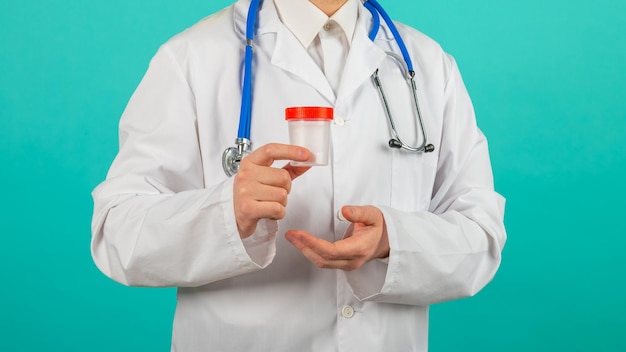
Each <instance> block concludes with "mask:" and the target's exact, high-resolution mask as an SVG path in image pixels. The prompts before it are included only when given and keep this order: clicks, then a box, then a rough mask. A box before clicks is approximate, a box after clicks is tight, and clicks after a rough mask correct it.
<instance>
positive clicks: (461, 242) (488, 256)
mask: <svg viewBox="0 0 626 352" xmlns="http://www.w3.org/2000/svg"><path fill="white" fill-rule="evenodd" d="M448 59H449V60H450V61H449V62H450V75H449V78H448V80H447V84H446V86H445V92H444V97H445V105H444V109H443V130H442V135H441V140H440V141H439V145H440V150H439V161H438V165H437V174H436V178H435V184H434V185H433V192H432V198H431V201H430V209H429V210H428V211H420V212H412V213H410V212H404V211H400V210H397V209H394V208H393V207H389V206H382V205H381V206H379V208H380V210H381V211H382V212H383V215H384V217H385V222H386V226H387V231H388V234H389V245H390V248H391V249H390V255H389V259H388V263H385V262H383V261H380V260H375V261H370V262H368V263H366V265H365V266H363V267H362V268H360V269H358V270H355V271H352V272H348V273H347V274H346V275H347V278H348V282H349V283H350V285H351V287H352V289H353V291H354V294H355V296H356V297H357V298H359V299H361V300H369V301H376V302H385V303H400V304H411V305H429V304H433V303H437V302H442V301H447V300H452V299H457V298H461V297H467V296H472V295H474V294H476V293H477V292H478V291H479V290H481V289H482V288H483V287H484V286H485V285H486V284H487V283H488V282H489V281H490V280H491V279H492V278H493V276H494V274H495V272H496V271H497V269H498V267H499V265H500V261H501V252H502V249H503V246H504V243H505V240H506V232H505V229H504V224H503V217H504V198H503V197H501V196H500V195H499V194H497V193H496V192H495V191H494V185H493V176H492V171H491V164H490V160H489V154H488V148H487V141H486V139H485V137H484V135H483V134H482V133H481V131H480V130H479V129H478V127H477V126H476V121H475V116H474V110H473V107H472V104H471V101H470V98H469V96H468V93H467V91H466V89H465V86H464V84H463V82H462V79H461V75H460V73H459V71H458V68H457V66H456V64H455V62H454V60H453V59H452V58H451V57H448Z"/></svg>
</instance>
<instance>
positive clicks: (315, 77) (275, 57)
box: [272, 25, 335, 103]
mask: <svg viewBox="0 0 626 352" xmlns="http://www.w3.org/2000/svg"><path fill="white" fill-rule="evenodd" d="M272 64H273V65H275V66H277V67H280V68H281V69H283V70H285V71H287V72H289V73H291V74H293V75H295V76H297V77H299V78H300V79H302V80H303V81H304V82H307V83H308V84H310V85H311V86H312V87H313V88H315V90H317V91H318V92H319V93H320V94H321V95H322V96H324V98H326V99H327V100H328V101H329V102H330V103H334V102H335V93H334V92H333V89H332V88H331V86H330V84H329V83H328V80H327V79H326V76H324V73H323V72H322V70H321V69H320V68H319V67H318V66H317V64H316V63H315V61H313V58H311V56H310V55H309V53H308V52H307V51H306V49H305V48H304V47H303V46H302V44H300V42H299V41H298V39H296V37H295V36H294V35H293V34H292V33H291V32H290V31H289V30H288V29H287V28H286V27H285V26H284V25H280V26H278V30H277V33H276V46H275V47H274V53H273V54H272Z"/></svg>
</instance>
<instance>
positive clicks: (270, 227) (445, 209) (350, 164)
mask: <svg viewBox="0 0 626 352" xmlns="http://www.w3.org/2000/svg"><path fill="white" fill-rule="evenodd" d="M263 4H264V5H263V7H262V9H261V12H260V14H259V16H260V18H259V28H258V31H257V33H258V34H257V36H256V38H255V42H256V45H255V75H254V91H253V96H254V101H253V106H252V109H253V111H252V116H253V121H252V140H253V143H254V146H261V145H263V144H266V143H269V142H280V143H287V141H288V130H287V124H286V122H285V121H284V109H285V107H288V106H297V105H317V106H333V107H334V108H335V111H336V114H337V115H339V116H341V117H342V119H341V120H342V121H343V122H344V123H343V124H335V125H333V126H332V131H331V133H332V151H331V153H332V154H331V163H330V165H329V166H324V167H314V168H312V169H311V170H310V171H309V172H307V173H306V174H305V175H303V176H301V177H300V178H298V179H297V180H295V181H294V183H293V187H292V191H291V194H290V196H289V203H288V207H287V216H286V217H285V218H284V219H283V220H281V221H278V222H276V221H261V222H260V223H259V226H258V228H257V230H256V233H255V234H254V235H253V236H252V237H251V238H249V239H246V240H245V241H242V240H241V239H240V238H239V235H238V233H237V226H236V223H235V218H234V214H233V200H232V187H233V183H232V179H230V178H228V177H226V175H225V174H224V172H223V171H222V167H221V158H222V152H223V150H224V149H225V148H226V147H229V146H232V145H233V142H234V139H235V137H236V134H237V126H238V116H239V107H240V92H241V86H240V82H241V60H242V48H243V46H242V43H243V41H244V39H243V38H244V36H243V32H244V28H245V18H246V13H247V8H248V2H247V1H245V0H242V1H239V2H237V3H236V4H234V5H233V6H231V7H228V8H227V9H225V10H223V11H221V12H219V13H217V14H215V15H213V16H210V17H208V18H207V19H205V20H203V21H201V22H200V23H198V24H197V25H195V26H193V27H191V28H190V29H188V30H187V31H185V32H183V33H181V34H180V35H178V36H176V37H174V38H172V39H171V40H170V41H168V42H167V43H166V44H164V45H163V46H162V47H161V48H160V50H159V51H158V52H157V53H156V55H155V56H154V58H153V60H152V61H151V64H150V67H149V69H148V72H147V73H146V75H145V77H144V78H143V80H142V82H141V84H140V85H139V87H138V88H137V90H136V92H135V93H134V95H133V97H132V98H131V100H130V102H129V104H128V107H127V108H126V110H125V111H124V114H123V116H122V119H121V122H120V150H119V154H118V155H117V157H116V158H115V161H114V162H113V165H112V166H111V169H110V171H109V173H108V175H107V179H106V181H104V182H103V183H102V184H101V185H99V186H98V187H97V188H96V189H95V190H94V192H93V198H94V217H93V223H92V232H93V237H92V247H91V249H92V256H93V258H94V261H95V263H96V265H97V266H98V268H100V270H101V271H102V272H103V273H104V274H105V275H107V276H109V277H111V278H112V279H114V280H116V281H118V282H120V283H123V284H126V285H136V286H153V287H162V286H170V287H171V286H176V287H179V289H178V304H177V308H176V315H175V321H174V329H173V337H172V350H173V351H277V352H280V351H359V352H361V351H426V350H427V339H428V305H429V304H432V303H435V302H441V301H446V300H451V299H456V298H459V297H466V296H471V295H474V294H475V293H476V292H478V291H479V290H480V289H481V288H482V287H483V286H484V285H486V284H487V283H488V282H489V281H490V280H491V278H492V277H493V275H494V273H495V272H496V270H497V268H498V266H499V263H500V258H501V250H502V248H503V246H504V243H505V239H506V233H505V230H504V227H503V211H504V210H503V209H504V200H503V198H502V197H501V196H500V195H498V194H497V193H495V192H494V190H493V182H492V176H491V167H490V163H489V156H488V150H487V142H486V140H485V138H484V136H483V135H482V133H481V132H480V130H479V129H478V128H477V126H476V123H475V118H474V111H473V109H472V105H471V102H470V100H469V97H468V95H467V92H466V90H465V87H464V85H463V82H462V80H461V76H460V74H459V71H458V69H457V66H456V64H455V62H454V60H453V59H452V58H451V57H450V56H448V55H446V54H445V53H444V52H443V51H442V50H441V49H440V47H439V46H438V45H437V44H436V43H434V42H433V41H432V40H430V39H429V38H427V37H426V36H424V35H423V34H421V33H419V32H417V31H415V30H413V29H411V28H408V27H406V26H403V25H399V30H400V32H401V34H402V35H403V38H404V40H405V42H406V44H407V46H408V50H409V52H410V53H411V55H412V56H413V59H414V60H413V61H414V62H415V64H416V75H417V78H418V85H419V87H418V88H419V92H420V94H421V95H420V96H421V98H422V99H421V107H422V112H423V115H424V119H425V123H426V128H427V131H428V136H429V138H430V141H431V142H432V143H433V144H434V145H435V147H436V151H435V152H434V153H429V154H415V153H407V152H404V151H400V150H392V149H390V148H389V147H387V146H386V143H387V140H388V138H389V133H388V127H387V121H386V119H385V115H384V111H383V108H382V105H381V102H380V99H379V97H378V92H377V90H376V89H375V87H374V85H373V84H372V81H371V78H370V75H371V74H372V72H373V71H374V70H375V69H377V68H380V71H381V76H382V77H384V79H385V82H386V83H388V85H387V86H386V89H387V91H388V95H389V96H392V97H393V99H392V104H393V105H392V106H394V107H395V108H400V109H403V106H404V105H405V102H410V100H406V99H405V98H407V99H408V98H409V92H408V90H407V89H406V84H405V82H404V81H403V80H402V76H401V74H400V72H399V71H398V69H397V67H398V66H397V65H396V64H395V63H394V62H393V60H389V59H388V58H387V56H386V55H385V51H386V50H396V49H395V43H394V42H393V40H392V39H390V36H389V35H388V31H387V30H386V29H385V28H381V32H379V35H378V38H377V40H376V43H375V44H374V43H372V42H371V41H370V40H369V39H368V38H367V32H368V29H369V27H370V24H371V16H370V15H369V13H368V12H367V11H366V10H364V9H363V8H362V7H361V6H359V17H358V21H357V24H356V28H355V32H354V37H353V40H352V44H351V48H350V52H349V54H348V57H347V59H346V66H345V71H344V74H343V76H344V80H343V83H342V84H341V87H340V89H339V92H338V94H337V95H336V96H335V94H334V93H333V91H332V89H331V87H330V86H329V85H328V83H327V81H326V78H325V77H324V74H323V73H322V72H321V71H320V70H319V69H316V64H315V62H314V61H313V60H312V59H311V57H310V55H309V54H308V53H307V51H306V50H305V48H303V46H302V45H301V44H300V43H299V42H298V40H297V39H295V37H294V36H293V35H292V34H291V33H290V32H289V31H288V30H287V29H286V27H285V26H283V25H282V23H281V22H280V19H279V18H278V15H277V13H276V10H275V7H274V6H273V2H271V1H265V2H263ZM233 28H235V30H234V31H233ZM406 104H409V103H406ZM397 116H398V117H397V120H396V123H398V124H399V131H401V133H402V134H403V138H405V139H408V140H409V141H410V142H413V141H414V139H415V138H417V137H415V135H413V134H412V133H411V131H412V128H407V126H409V127H410V126H412V125H413V123H414V122H413V121H414V120H413V119H412V118H411V117H410V114H407V113H405V114H398V115H397ZM405 135H406V137H404V136H405ZM411 137H413V138H411ZM283 164H284V163H283V162H280V163H276V166H282V165H283ZM346 204H351V205H366V204H370V205H375V206H377V207H379V208H380V209H381V210H382V212H383V213H384V216H385V222H386V225H387V230H388V233H389V241H390V246H391V252H390V255H389V260H388V263H385V262H383V261H372V262H369V263H368V264H366V265H365V266H364V267H362V268H360V269H358V270H354V271H351V272H343V271H338V270H325V269H320V268H317V267H315V266H314V265H313V264H311V263H310V262H309V261H308V260H306V259H305V258H304V257H303V256H302V255H301V253H300V252H299V251H298V250H297V249H295V248H294V247H292V246H291V245H290V244H289V243H288V242H287V241H286V240H285V239H284V238H283V234H284V232H285V231H286V230H287V229H302V230H306V231H309V232H311V233H313V234H316V235H317V236H319V237H321V238H325V239H327V240H331V241H333V240H337V239H340V238H341V237H342V236H343V233H344V231H345V230H346V227H347V223H346V222H343V221H339V220H337V218H336V216H335V214H336V213H337V210H338V209H340V207H341V206H343V205H346Z"/></svg>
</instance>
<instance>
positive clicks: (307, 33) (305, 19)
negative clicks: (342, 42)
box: [274, 0, 359, 48]
mask: <svg viewBox="0 0 626 352" xmlns="http://www.w3.org/2000/svg"><path fill="white" fill-rule="evenodd" d="M274 4H275V5H276V9H277V10H278V16H279V17H280V20H281V21H282V22H283V24H285V26H287V28H289V30H290V31H291V32H292V33H293V34H294V35H295V36H296V38H297V39H298V41H299V42H300V43H302V45H303V46H304V47H305V48H308V47H309V45H310V44H311V42H313V39H315V36H316V35H317V34H318V33H319V32H320V30H321V29H322V27H324V25H325V24H326V22H328V20H329V19H332V20H334V21H335V22H337V23H338V24H339V26H341V28H342V29H343V31H344V33H345V34H346V38H347V39H348V43H351V42H352V35H353V34H354V27H355V25H356V20H357V17H358V13H359V11H358V5H359V0H348V1H346V3H345V4H344V5H343V6H342V7H341V8H340V9H339V10H338V11H337V12H335V14H334V15H332V16H331V17H330V18H329V17H328V16H326V14H325V13H324V12H322V10H320V9H318V8H317V6H315V5H313V3H311V2H310V1H309V0H274Z"/></svg>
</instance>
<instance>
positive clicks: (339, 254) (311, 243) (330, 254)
mask: <svg viewBox="0 0 626 352" xmlns="http://www.w3.org/2000/svg"><path fill="white" fill-rule="evenodd" d="M285 237H286V238H287V240H288V241H290V242H292V243H293V244H294V245H295V246H296V247H298V249H300V250H301V251H304V248H308V249H310V250H311V251H313V252H314V253H316V254H317V255H319V256H320V257H321V258H323V259H325V260H330V261H333V260H351V259H354V258H357V257H361V256H363V253H364V246H363V244H362V241H360V240H359V239H356V238H352V237H351V238H347V239H344V240H340V241H337V242H334V243H331V242H328V241H326V240H324V239H321V238H318V237H315V236H313V235H311V234H309V233H307V232H304V231H294V230H291V231H288V232H287V233H286V234H285ZM296 242H297V243H296Z"/></svg>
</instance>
